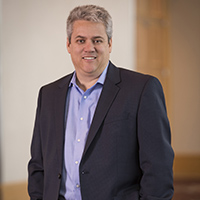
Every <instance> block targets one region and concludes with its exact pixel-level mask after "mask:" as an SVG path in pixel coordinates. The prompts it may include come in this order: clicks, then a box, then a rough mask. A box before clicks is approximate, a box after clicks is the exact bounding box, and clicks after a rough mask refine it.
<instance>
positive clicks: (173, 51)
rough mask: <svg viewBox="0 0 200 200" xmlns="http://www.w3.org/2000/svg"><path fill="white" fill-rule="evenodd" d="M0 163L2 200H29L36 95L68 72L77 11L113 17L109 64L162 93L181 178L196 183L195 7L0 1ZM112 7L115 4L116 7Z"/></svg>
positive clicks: (199, 84) (199, 66) (199, 171)
mask: <svg viewBox="0 0 200 200" xmlns="http://www.w3.org/2000/svg"><path fill="white" fill-rule="evenodd" d="M0 2H1V4H0V5H1V6H0V9H1V17H0V19H1V24H0V28H1V32H0V36H1V41H0V42H1V43H0V44H1V51H0V53H1V54H0V59H1V60H0V92H1V94H0V95H1V98H0V111H1V113H0V116H1V118H0V119H1V121H0V145H1V146H0V147H1V148H0V150H1V151H0V153H1V154H0V155H1V157H0V159H1V160H0V162H1V168H0V169H1V176H0V177H1V186H2V187H1V188H3V192H4V194H3V197H4V198H3V200H12V199H21V200H23V199H24V200H25V199H28V196H27V193H26V180H27V162H28V160H29V158H30V153H29V152H30V150H29V149H30V142H31V137H32V129H33V123H34V117H35V109H36V102H37V94H38V90H39V88H40V87H41V86H42V85H44V84H46V83H49V82H51V81H54V80H56V79H58V78H59V77H61V76H64V75H65V74H67V73H69V72H72V71H73V65H72V63H71V60H70V56H69V55H68V53H67V51H66V31H65V28H66V27H65V22H66V18H67V16H68V14H69V11H70V10H71V9H73V8H74V7H75V6H77V5H81V4H90V3H91V4H98V5H101V6H103V7H105V8H106V9H107V10H108V11H109V12H110V14H111V16H112V17H113V22H114V37H113V51H112V53H111V60H112V61H113V62H114V63H115V64H116V65H118V66H123V67H125V68H129V69H132V70H137V71H141V72H144V73H149V74H153V75H155V76H157V77H158V78H159V79H160V80H161V82H162V84H163V87H164V91H165V95H166V101H167V107H168V114H169V119H170V122H171V127H172V145H173V148H174V150H175V155H176V158H175V164H174V174H175V178H178V179H199V178H200V123H199V122H200V121H199V111H200V78H199V77H200V55H199V54H200V12H199V10H200V1H199V0H191V1H189V0H124V1H120V0H116V1H114V2H113V1H107V0H101V1H98V0H85V1H80V0H77V1H70V0H57V1H54V0H43V1H41V0H34V1H27V0H1V1H0ZM113 4H114V5H113Z"/></svg>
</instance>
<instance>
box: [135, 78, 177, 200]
mask: <svg viewBox="0 0 200 200" xmlns="http://www.w3.org/2000/svg"><path fill="white" fill-rule="evenodd" d="M138 141H139V159H140V167H141V170H142V173H143V175H142V178H141V182H140V183H141V189H140V196H141V200H164V199H165V200H170V199H172V196H173V172H172V166H173V159H174V152H173V150H172V147H171V132H170V125H169V121H168V117H167V111H166V106H165V99H164V94H163V90H162V86H161V84H160V82H159V81H158V79H156V78H154V77H150V79H149V80H148V81H147V83H146V85H145V87H144V89H143V92H142V95H141V100H140V105H139V112H138Z"/></svg>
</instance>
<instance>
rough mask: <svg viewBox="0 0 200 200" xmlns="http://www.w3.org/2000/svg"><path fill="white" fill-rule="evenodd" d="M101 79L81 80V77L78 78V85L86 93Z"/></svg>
mask: <svg viewBox="0 0 200 200" xmlns="http://www.w3.org/2000/svg"><path fill="white" fill-rule="evenodd" d="M98 79H99V77H97V78H86V77H85V78H82V79H81V78H80V77H76V84H77V85H78V86H79V88H81V89H82V90H83V91H84V92H85V91H86V90H87V89H89V88H91V87H92V86H93V85H94V84H95V83H96V82H97V80H98Z"/></svg>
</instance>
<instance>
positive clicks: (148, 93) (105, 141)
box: [28, 5, 173, 200]
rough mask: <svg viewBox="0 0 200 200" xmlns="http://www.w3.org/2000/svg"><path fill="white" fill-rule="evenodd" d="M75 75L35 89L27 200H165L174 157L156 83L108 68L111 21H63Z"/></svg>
mask: <svg viewBox="0 0 200 200" xmlns="http://www.w3.org/2000/svg"><path fill="white" fill-rule="evenodd" d="M67 34H68V38H67V49H68V52H69V53H70V55H71V59H72V62H73V64H74V67H75V72H74V73H72V74H69V75H67V76H65V77H63V78H61V79H60V80H57V81H55V82H54V83H51V84H48V85H46V86H44V87H42V88H41V90H40V93H39V98H38V107H37V114H36V121H35V127H34V133H33V139H32V146H31V156H32V157H31V160H30V162H29V165H28V170H29V184H28V191H29V195H30V198H31V200H41V199H42V200H57V199H60V200H64V199H66V200H139V199H141V200H158V199H159V200H162V199H163V200H170V199H171V198H172V196H173V177H172V176H173V175H172V164H173V150H172V148H171V145H170V140H171V136H170V127H169V122H168V119H167V114H166V108H165V100H164V95H163V91H162V87H161V85H160V83H159V81H158V80H157V79H156V78H154V77H152V76H148V75H142V74H139V73H136V72H132V71H128V70H125V69H122V68H117V67H116V66H114V65H113V64H112V63H111V62H110V61H109V55H110V53H111V49H112V20H111V17H110V15H109V14H108V12H107V11H106V10H105V9H104V8H102V7H98V6H93V5H89V6H80V7H76V8H75V9H74V10H72V11H71V13H70V15H69V17H68V20H67Z"/></svg>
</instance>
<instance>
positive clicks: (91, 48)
mask: <svg viewBox="0 0 200 200" xmlns="http://www.w3.org/2000/svg"><path fill="white" fill-rule="evenodd" d="M84 51H85V52H94V51H95V48H94V44H93V42H92V41H89V40H88V41H87V42H86V43H85V47H84Z"/></svg>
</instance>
